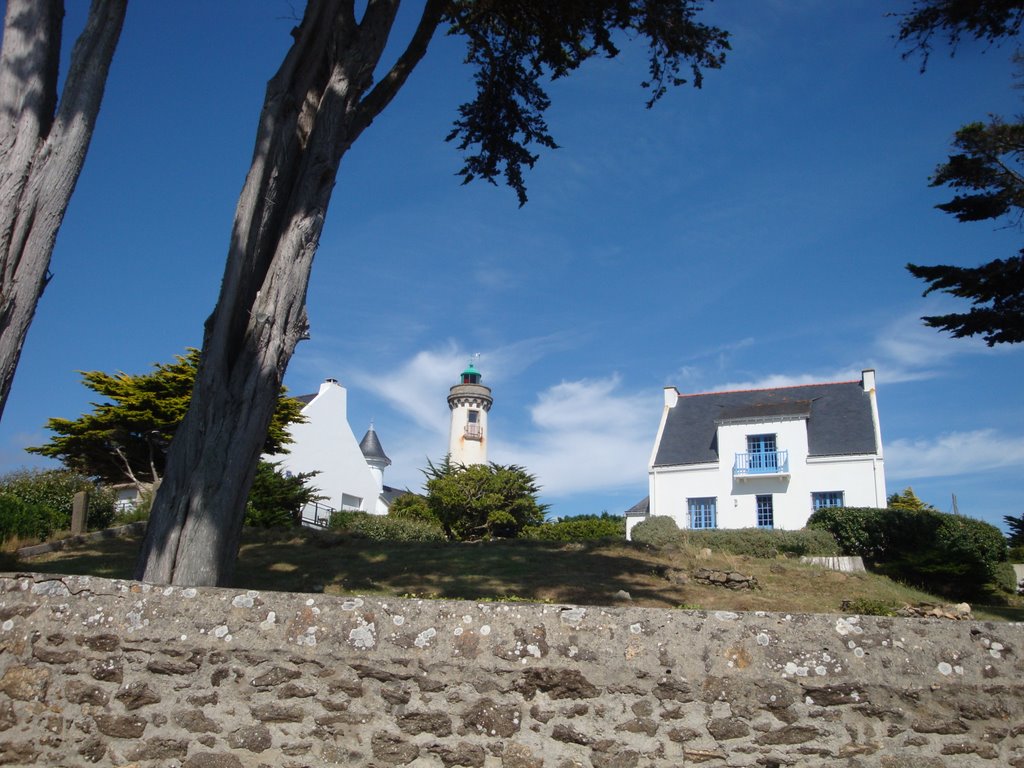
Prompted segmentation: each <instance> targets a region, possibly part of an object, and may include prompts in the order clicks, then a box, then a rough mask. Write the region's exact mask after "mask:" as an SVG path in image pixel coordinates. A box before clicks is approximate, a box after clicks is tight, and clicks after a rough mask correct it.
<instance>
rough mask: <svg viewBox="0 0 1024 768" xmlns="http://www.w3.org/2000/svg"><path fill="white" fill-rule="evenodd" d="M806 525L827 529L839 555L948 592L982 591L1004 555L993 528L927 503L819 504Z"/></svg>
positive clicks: (960, 594) (970, 594)
mask: <svg viewBox="0 0 1024 768" xmlns="http://www.w3.org/2000/svg"><path fill="white" fill-rule="evenodd" d="M807 525H808V527H811V528H820V529H824V530H827V531H829V532H830V533H831V534H832V535H833V536H835V538H836V541H837V542H838V544H839V547H840V549H841V550H842V552H843V554H845V555H861V556H862V557H863V558H864V559H865V561H866V562H867V563H869V564H871V565H872V566H873V567H874V568H875V570H877V571H879V572H881V573H884V574H885V575H887V576H890V577H892V578H894V579H897V580H899V581H904V582H907V583H910V584H913V585H914V586H919V587H922V588H924V589H927V590H929V591H931V592H936V593H939V594H942V595H945V596H949V597H955V598H964V597H973V596H974V595H977V594H978V593H980V592H983V591H984V590H985V589H986V588H987V585H988V584H989V583H990V582H992V581H993V580H996V579H997V578H998V566H999V563H1001V562H1003V561H1004V560H1005V559H1006V542H1005V540H1004V539H1003V535H1002V533H1001V532H1000V531H999V529H998V528H996V527H995V526H993V525H990V524H989V523H985V522H982V521H981V520H973V519H971V518H969V517H964V516H962V515H950V514H946V513H944V512H939V511H938V510H936V509H934V508H931V507H927V506H925V507H923V508H919V509H911V508H907V507H901V508H896V509H871V508H854V507H845V508H844V507H833V508H829V509H820V510H818V511H817V512H815V513H814V514H813V515H811V518H810V520H808V522H807Z"/></svg>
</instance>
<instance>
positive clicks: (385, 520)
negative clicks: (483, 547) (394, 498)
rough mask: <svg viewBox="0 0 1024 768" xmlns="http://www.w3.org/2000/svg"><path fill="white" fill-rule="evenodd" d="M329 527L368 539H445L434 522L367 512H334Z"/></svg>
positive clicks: (355, 536)
mask: <svg viewBox="0 0 1024 768" xmlns="http://www.w3.org/2000/svg"><path fill="white" fill-rule="evenodd" d="M328 528H329V529H330V530H332V531H341V532H344V533H347V534H349V535H350V536H352V537H354V538H359V539H369V540H370V541H444V540H445V535H444V531H443V530H442V529H441V526H440V525H439V524H438V523H436V522H430V521H427V520H416V519H413V518H403V517H392V516H390V515H371V514H369V513H368V512H335V513H334V514H333V515H331V522H330V524H329V525H328Z"/></svg>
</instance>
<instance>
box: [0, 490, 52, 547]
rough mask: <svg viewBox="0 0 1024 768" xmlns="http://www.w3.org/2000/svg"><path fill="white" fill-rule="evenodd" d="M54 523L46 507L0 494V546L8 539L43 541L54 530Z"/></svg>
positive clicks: (6, 494)
mask: <svg viewBox="0 0 1024 768" xmlns="http://www.w3.org/2000/svg"><path fill="white" fill-rule="evenodd" d="M56 523H57V521H56V516H55V515H54V514H53V512H52V511H51V510H49V509H47V508H46V507H41V506H39V505H37V504H30V503H29V502H27V501H23V500H22V499H19V498H18V497H17V496H14V495H12V494H9V493H4V494H0V544H2V543H4V542H5V541H7V540H8V539H23V540H25V541H43V540H45V539H46V538H47V537H49V536H50V535H51V534H52V533H53V531H54V530H55V529H56Z"/></svg>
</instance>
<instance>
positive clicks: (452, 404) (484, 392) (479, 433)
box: [448, 362, 494, 467]
mask: <svg viewBox="0 0 1024 768" xmlns="http://www.w3.org/2000/svg"><path fill="white" fill-rule="evenodd" d="M492 402H494V401H493V399H492V398H491V389H490V387H485V386H484V385H483V384H481V383H480V372H479V371H477V369H476V368H474V367H473V363H472V362H470V364H469V365H468V366H467V367H466V370H464V371H463V372H462V375H461V380H460V382H459V383H458V384H456V385H455V386H453V387H452V388H451V390H449V394H448V407H449V408H450V409H451V412H452V425H451V433H450V434H449V436H448V455H449V457H450V458H451V462H452V464H464V465H465V466H467V467H468V466H469V465H471V464H486V463H487V412H488V411H489V410H491V403H492Z"/></svg>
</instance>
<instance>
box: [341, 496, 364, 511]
mask: <svg viewBox="0 0 1024 768" xmlns="http://www.w3.org/2000/svg"><path fill="white" fill-rule="evenodd" d="M362 506H363V500H362V498H360V497H359V496H352V495H351V494H348V493H343V494H341V508H342V509H344V510H346V511H350V512H356V511H358V510H360V509H361V508H362Z"/></svg>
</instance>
